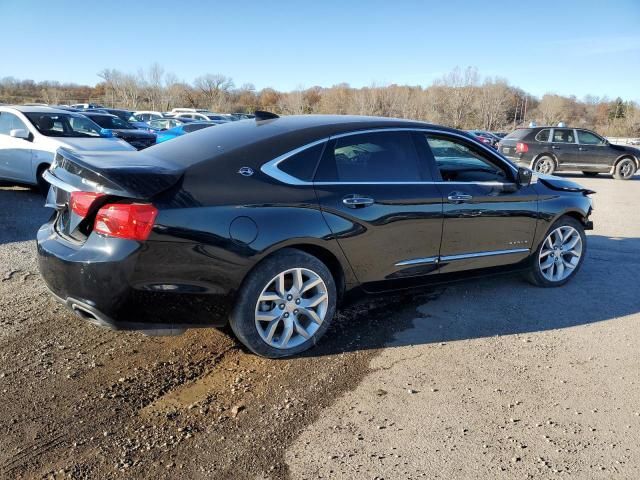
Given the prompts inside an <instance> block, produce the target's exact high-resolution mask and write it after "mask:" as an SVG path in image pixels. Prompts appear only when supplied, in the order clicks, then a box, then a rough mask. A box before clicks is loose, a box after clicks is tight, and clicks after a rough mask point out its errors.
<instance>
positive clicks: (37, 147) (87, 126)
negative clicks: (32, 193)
mask: <svg viewBox="0 0 640 480" xmlns="http://www.w3.org/2000/svg"><path fill="white" fill-rule="evenodd" d="M109 133H110V132H108V131H105V130H104V129H102V128H100V127H99V126H98V125H97V124H95V123H94V122H92V121H91V120H89V119H88V118H87V117H85V116H84V115H80V114H77V113H72V112H67V111H65V110H58V109H55V108H49V107H36V106H33V107H29V106H0V180H8V181H12V182H15V183H20V184H25V185H37V186H39V187H41V189H42V190H45V188H46V187H48V184H47V183H46V182H45V181H44V180H43V179H42V174H43V173H44V171H45V170H46V169H47V168H49V165H51V162H52V161H53V158H54V156H55V154H56V151H57V150H58V148H61V147H63V148H66V149H70V150H75V151H116V150H135V148H134V147H132V146H131V145H129V144H128V143H127V142H125V141H124V140H120V139H119V138H116V137H112V136H110V134H109Z"/></svg>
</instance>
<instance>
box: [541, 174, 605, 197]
mask: <svg viewBox="0 0 640 480" xmlns="http://www.w3.org/2000/svg"><path fill="white" fill-rule="evenodd" d="M536 181H539V182H541V183H543V184H545V185H546V186H547V187H549V188H551V189H553V190H563V191H565V192H584V193H595V192H594V191H593V190H589V189H588V188H584V187H583V186H582V185H580V184H579V183H576V182H572V181H571V180H567V179H566V178H561V177H555V176H553V175H545V174H543V173H534V174H533V178H532V182H536Z"/></svg>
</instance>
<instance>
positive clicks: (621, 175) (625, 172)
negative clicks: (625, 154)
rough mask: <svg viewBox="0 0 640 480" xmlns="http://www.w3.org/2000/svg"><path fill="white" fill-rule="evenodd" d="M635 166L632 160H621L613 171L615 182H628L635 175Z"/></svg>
mask: <svg viewBox="0 0 640 480" xmlns="http://www.w3.org/2000/svg"><path fill="white" fill-rule="evenodd" d="M636 170H637V166H636V162H635V161H634V160H633V158H623V159H622V160H620V161H619V162H618V163H617V164H616V166H615V168H614V169H613V178H615V179H616V180H629V179H630V178H631V177H633V176H634V175H635V173H636Z"/></svg>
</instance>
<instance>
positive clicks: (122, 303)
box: [37, 222, 229, 334]
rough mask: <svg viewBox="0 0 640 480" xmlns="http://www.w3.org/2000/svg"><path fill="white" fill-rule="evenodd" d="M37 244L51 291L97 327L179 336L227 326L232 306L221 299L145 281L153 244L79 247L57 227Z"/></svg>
mask: <svg viewBox="0 0 640 480" xmlns="http://www.w3.org/2000/svg"><path fill="white" fill-rule="evenodd" d="M37 241H38V266H39V269H40V274H41V276H42V278H43V279H44V281H45V283H46V285H47V287H48V288H49V290H50V291H51V293H52V294H53V295H54V296H55V297H56V298H57V299H58V300H59V301H60V302H61V303H63V304H64V305H66V306H67V308H69V309H70V310H71V311H72V312H74V313H75V314H76V315H78V316H80V317H81V318H83V319H85V320H87V321H90V322H91V323H94V324H97V325H100V326H104V327H109V328H112V329H115V330H144V331H145V332H146V333H150V334H177V333H181V332H182V331H184V330H185V329H186V328H193V327H204V326H206V327H216V326H222V325H224V324H225V323H226V321H227V316H228V311H229V304H228V302H224V301H223V302H220V301H219V298H217V296H215V295H211V294H206V293H204V294H197V293H193V292H189V293H187V292H185V291H184V290H181V289H180V288H176V289H175V290H168V289H167V285H165V284H163V283H162V280H160V282H159V283H158V282H153V281H144V280H143V277H144V275H143V274H142V273H141V272H140V268H141V265H140V255H141V252H142V251H143V250H144V251H146V252H145V254H146V256H147V257H148V258H149V257H150V256H149V252H148V250H149V245H148V244H144V245H143V244H140V243H138V242H135V241H130V240H123V239H117V238H108V237H103V236H101V235H95V234H94V235H91V236H90V237H89V238H88V240H87V241H86V242H85V243H84V244H83V245H82V246H79V245H75V244H72V243H70V242H67V241H66V240H64V239H63V238H61V237H60V236H59V235H58V233H57V232H56V231H55V228H54V227H53V223H52V222H49V223H46V224H44V225H43V226H42V227H41V228H40V230H39V231H38V236H37ZM151 257H152V256H151ZM142 268H143V270H146V269H144V267H142ZM152 271H153V270H152ZM157 287H160V288H157Z"/></svg>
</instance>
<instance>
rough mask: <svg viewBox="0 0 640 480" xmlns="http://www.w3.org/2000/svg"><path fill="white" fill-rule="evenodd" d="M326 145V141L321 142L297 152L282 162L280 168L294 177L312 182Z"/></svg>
mask: <svg viewBox="0 0 640 480" xmlns="http://www.w3.org/2000/svg"><path fill="white" fill-rule="evenodd" d="M324 145H325V144H324V143H321V144H319V145H315V146H313V147H309V148H307V149H305V150H303V151H301V152H299V153H296V154H295V155H292V156H290V157H289V158H287V159H286V160H283V161H282V162H280V163H279V164H278V168H279V169H280V170H282V171H283V172H285V173H288V174H289V175H291V176H292V177H295V178H297V179H299V180H303V181H305V182H310V181H312V180H313V174H314V173H315V172H316V166H317V165H318V160H320V155H322V150H323V149H324Z"/></svg>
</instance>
